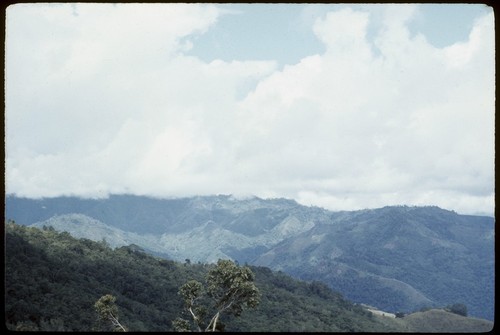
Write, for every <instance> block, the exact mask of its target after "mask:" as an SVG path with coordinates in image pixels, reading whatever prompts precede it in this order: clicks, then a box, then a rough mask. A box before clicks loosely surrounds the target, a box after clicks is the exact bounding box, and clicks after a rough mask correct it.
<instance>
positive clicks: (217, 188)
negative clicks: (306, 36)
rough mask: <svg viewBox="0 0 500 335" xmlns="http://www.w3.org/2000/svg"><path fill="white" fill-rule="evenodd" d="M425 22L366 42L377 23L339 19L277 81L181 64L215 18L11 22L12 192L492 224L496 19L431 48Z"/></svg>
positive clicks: (59, 9)
mask: <svg viewBox="0 0 500 335" xmlns="http://www.w3.org/2000/svg"><path fill="white" fill-rule="evenodd" d="M416 12H417V7H416V6H411V5H408V6H387V8H386V9H385V11H384V15H383V19H382V24H381V25H380V27H379V28H378V30H377V31H376V32H375V33H374V34H373V33H372V34H368V32H367V29H368V28H367V27H368V26H369V24H370V20H371V17H370V12H368V11H355V10H352V9H349V8H343V9H341V10H338V11H332V12H329V13H328V14H327V15H325V16H323V17H321V18H319V19H317V20H315V21H314V23H313V25H312V27H311V29H312V30H313V32H314V33H315V35H316V36H317V38H318V39H319V40H320V41H322V43H324V45H325V48H326V51H325V52H324V53H322V54H313V55H310V56H308V57H305V58H303V59H302V60H301V61H300V62H298V63H297V64H294V65H286V66H284V67H283V68H280V67H279V66H278V63H277V62H276V61H275V60H269V61H239V60H234V61H231V62H226V61H221V60H213V61H211V62H204V61H202V60H200V59H198V58H196V57H193V56H188V55H187V54H186V52H187V51H188V50H189V49H190V48H191V47H192V45H193V43H196V39H197V38H198V37H199V36H201V35H202V34H203V33H204V32H206V31H207V30H208V29H210V27H213V26H214V25H216V24H217V21H218V19H220V16H221V15H224V13H223V12H221V11H220V10H219V9H218V8H217V6H214V5H191V4H189V5H188V4H177V5H171V4H168V5H165V4H148V5H140V4H120V5H112V4H107V5H103V4H99V5H96V4H78V5H73V6H70V5H61V4H49V5H47V4H37V5H27V4H18V5H15V6H12V7H9V8H8V11H7V21H6V23H7V35H6V191H7V192H8V193H16V194H18V195H22V196H30V197H43V196H45V197H47V196H56V195H62V194H66V195H70V194H71V195H81V196H87V197H103V196H107V195H108V194H110V193H134V194H145V195H152V196H161V197H163V196H167V197H171V196H187V195H195V194H221V193H222V194H235V195H257V196H261V197H287V198H293V199H296V200H297V201H299V202H301V203H303V204H306V205H317V206H321V207H326V208H329V209H333V210H341V209H342V210H348V209H360V208H371V207H380V206H385V205H393V204H409V205H438V206H441V207H444V208H448V209H454V210H457V211H458V212H461V213H476V212H482V213H490V214H492V213H493V209H494V110H495V109H494V108H495V107H494V98H495V95H494V94H495V91H494V89H495V81H494V75H495V73H494V47H495V46H494V27H493V24H494V19H493V13H490V14H489V15H485V16H483V17H481V18H479V19H478V20H477V21H476V22H475V24H474V27H473V29H472V30H471V32H470V34H469V38H468V39H467V41H465V42H460V43H456V44H453V45H449V46H446V47H443V48H436V47H434V46H432V45H431V44H430V43H428V42H427V40H426V37H425V36H424V35H422V34H418V33H417V34H410V32H409V30H408V27H407V25H408V22H409V21H411V20H412V17H414V15H415V13H416ZM367 36H370V37H369V38H368V37H367Z"/></svg>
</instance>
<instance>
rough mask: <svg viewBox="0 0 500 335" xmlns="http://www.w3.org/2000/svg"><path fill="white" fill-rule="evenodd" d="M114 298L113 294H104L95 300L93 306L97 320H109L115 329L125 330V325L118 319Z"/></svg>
mask: <svg viewBox="0 0 500 335" xmlns="http://www.w3.org/2000/svg"><path fill="white" fill-rule="evenodd" d="M115 300H116V298H115V297H114V296H112V295H111V294H106V295H103V296H102V297H100V298H99V300H97V301H96V303H95V304H94V307H95V309H96V311H97V314H98V318H99V320H105V321H109V322H110V323H111V325H112V326H113V330H115V331H123V332H126V331H127V330H126V329H125V327H124V326H123V325H122V324H121V323H120V321H118V307H117V306H116V304H115Z"/></svg>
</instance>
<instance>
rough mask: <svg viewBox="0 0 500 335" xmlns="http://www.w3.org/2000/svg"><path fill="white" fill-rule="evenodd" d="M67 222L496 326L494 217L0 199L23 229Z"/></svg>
mask: <svg viewBox="0 0 500 335" xmlns="http://www.w3.org/2000/svg"><path fill="white" fill-rule="evenodd" d="M70 214H71V215H72V214H83V215H86V216H87V217H88V218H90V219H88V220H90V221H89V222H91V220H98V221H100V222H101V223H103V224H105V225H107V226H108V230H107V231H108V233H109V232H113V234H115V235H116V236H115V237H116V238H118V237H120V238H121V239H122V243H125V242H126V243H134V244H137V245H140V246H141V247H143V248H144V249H146V250H150V251H152V252H154V253H156V254H161V255H162V256H164V257H168V258H171V259H174V260H179V261H184V260H185V259H190V260H191V261H194V262H207V261H209V262H214V261H216V260H217V259H218V258H229V259H234V260H237V261H239V262H240V263H243V262H248V263H250V264H256V265H261V266H267V267H270V268H273V269H278V270H282V271H284V272H287V273H290V274H292V275H294V276H296V277H298V278H301V279H306V280H321V281H324V282H325V283H327V284H328V285H329V286H330V287H332V288H334V289H339V291H340V292H341V293H342V294H344V295H345V296H346V297H348V298H349V299H351V300H353V301H355V302H363V303H368V304H371V305H374V304H375V305H376V304H378V305H377V307H378V308H380V309H383V310H388V311H389V312H397V311H399V310H402V311H410V310H415V309H417V308H420V307H422V305H423V304H426V303H429V304H430V305H436V304H441V305H443V304H448V303H454V302H456V301H455V300H460V299H472V300H471V301H468V305H470V310H471V313H472V314H473V315H474V314H477V315H478V316H481V317H485V318H487V319H492V318H493V304H494V301H493V295H494V294H493V292H494V287H493V277H494V239H493V237H494V218H491V217H480V216H470V215H460V214H458V213H456V212H454V211H449V210H444V209H441V208H439V207H437V206H421V207H417V206H386V207H382V208H379V209H365V210H359V211H339V212H332V211H329V210H326V209H322V208H319V207H308V206H303V205H300V204H298V203H297V202H295V201H293V200H289V199H271V200H266V199H260V198H257V197H249V198H245V199H237V198H235V197H232V196H225V195H219V196H198V197H191V198H177V199H156V198H148V197H141V196H131V195H126V196H124V195H118V196H111V197H109V198H108V199H98V200H89V199H77V198H68V197H63V198H49V199H38V200H33V199H26V198H16V197H12V196H8V197H7V198H6V218H8V219H14V220H15V221H17V222H18V223H21V224H25V225H30V224H37V225H38V226H43V225H44V224H45V225H51V224H53V222H55V221H54V220H56V221H57V220H62V221H64V220H69V218H64V217H63V215H70ZM49 219H51V220H52V221H53V222H52V223H51V222H49V221H48V220H49ZM83 221H85V220H83ZM65 225H66V227H65V228H66V229H69V228H68V227H70V226H71V225H70V224H64V223H63V222H62V223H60V224H59V228H58V229H62V227H64V226H65ZM72 227H73V228H74V229H76V230H78V229H79V230H80V233H82V232H85V231H87V230H89V229H88V228H85V224H83V223H82V224H81V225H80V226H78V225H76V226H75V225H73V226H72ZM111 228H113V229H119V230H109V229H111ZM92 229H94V230H95V225H94V228H92ZM101 231H103V232H104V231H106V230H101ZM111 236H113V235H111ZM103 237H104V238H106V237H105V236H101V237H100V238H99V236H95V237H94V238H95V239H99V240H100V239H102V238H103ZM87 238H89V237H87ZM110 242H111V239H110ZM113 243H114V242H113ZM432 280H434V281H435V283H432ZM469 282H471V283H474V285H481V287H482V288H483V289H484V290H486V293H482V292H480V290H479V289H477V288H475V287H474V285H473V284H470V283H469ZM396 283H404V285H402V284H401V285H398V284H396ZM448 286H449V287H448ZM453 291H457V292H453ZM387 295H390V296H391V297H392V298H385V296H387ZM384 299H385V300H387V301H384ZM426 299H428V300H426ZM454 299H455V300H454ZM482 300H484V301H482ZM429 301H430V302H429Z"/></svg>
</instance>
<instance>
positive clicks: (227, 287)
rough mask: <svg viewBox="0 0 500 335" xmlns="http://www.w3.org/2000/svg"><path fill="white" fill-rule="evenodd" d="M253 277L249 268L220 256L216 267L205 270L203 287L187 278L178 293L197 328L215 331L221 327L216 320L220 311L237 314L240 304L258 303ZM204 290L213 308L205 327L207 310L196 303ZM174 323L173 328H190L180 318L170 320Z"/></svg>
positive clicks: (251, 305)
mask: <svg viewBox="0 0 500 335" xmlns="http://www.w3.org/2000/svg"><path fill="white" fill-rule="evenodd" d="M254 280H255V277H254V275H253V273H252V270H250V268H248V267H246V266H245V267H239V266H238V265H236V264H235V263H234V262H232V261H230V260H222V259H219V261H218V262H217V266H216V267H215V268H212V269H211V270H210V271H209V272H208V275H207V278H206V283H207V288H206V290H205V289H204V288H203V285H202V284H201V283H200V282H198V281H196V280H190V281H188V282H187V283H185V284H184V285H182V286H181V288H180V289H179V294H180V295H181V296H182V298H183V299H184V303H185V308H186V310H187V311H188V312H189V314H190V315H191V317H192V319H193V323H194V325H195V326H196V329H197V330H198V331H201V330H202V329H203V328H204V330H205V331H215V330H216V329H221V327H222V324H221V323H219V318H220V315H221V313H223V312H226V313H228V314H232V315H234V316H240V315H241V313H242V311H243V307H245V306H246V307H250V308H254V307H256V306H257V305H258V304H259V290H258V289H257V287H256V286H255V284H254ZM204 292H206V294H207V296H208V297H210V298H211V299H212V302H213V308H214V309H215V313H214V315H213V316H212V318H211V319H210V322H209V323H208V325H206V327H204V318H205V316H206V314H207V310H208V309H207V308H206V307H204V306H202V305H198V304H197V302H198V301H199V300H200V299H201V298H202V297H203V293H204ZM173 326H174V328H175V329H176V330H189V329H190V328H189V323H188V322H187V321H186V320H183V319H180V318H177V319H176V320H175V321H174V322H173Z"/></svg>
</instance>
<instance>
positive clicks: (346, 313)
mask: <svg viewBox="0 0 500 335" xmlns="http://www.w3.org/2000/svg"><path fill="white" fill-rule="evenodd" d="M189 263H190V262H186V263H184V264H183V263H179V262H174V261H169V260H164V259H160V258H155V257H153V256H150V255H148V254H145V253H144V252H142V251H141V250H140V248H138V247H137V246H126V247H120V248H116V249H112V248H110V247H109V246H108V245H106V243H105V242H94V241H91V240H88V239H75V238H73V237H72V236H71V235H69V234H68V233H65V232H62V233H59V232H56V231H55V230H53V229H51V228H44V229H38V228H34V227H25V226H20V225H17V224H15V223H12V222H11V223H7V224H6V262H5V265H6V267H5V277H6V281H5V284H6V285H5V289H6V292H5V293H6V295H5V296H6V300H5V316H6V325H7V327H8V328H9V329H17V330H43V331H91V330H98V322H97V315H96V312H95V310H94V307H93V306H94V303H95V302H96V301H97V300H98V299H99V298H100V297H101V296H103V295H105V294H112V295H113V296H115V297H116V304H117V306H118V309H119V315H120V322H121V323H122V324H124V325H126V327H127V328H128V329H129V330H131V331H171V330H172V324H171V322H172V320H174V319H175V318H176V317H178V316H180V315H181V314H182V310H183V302H182V299H181V298H180V297H179V295H178V290H179V287H180V286H181V285H182V284H184V283H185V282H187V281H188V280H190V279H197V280H200V281H203V278H204V276H205V274H206V273H207V270H208V269H210V268H211V267H213V266H214V265H207V264H189ZM251 269H252V271H253V272H254V273H255V280H256V281H255V283H256V285H257V287H258V288H259V290H260V292H261V294H262V297H261V302H260V304H259V306H258V308H256V309H254V310H248V311H244V312H243V314H242V316H241V317H240V318H236V319H235V318H234V317H230V318H225V319H224V320H223V322H224V323H225V325H226V328H225V329H226V330H227V331H368V330H370V331H398V330H401V329H402V328H401V327H400V326H398V325H397V324H384V323H382V322H380V321H378V319H377V318H376V317H374V316H373V315H372V314H371V313H370V312H368V311H367V310H365V309H364V308H362V307H361V306H358V305H355V304H353V303H351V302H349V301H347V300H345V299H344V298H343V297H342V296H341V295H340V294H339V293H336V292H333V291H332V290H331V289H329V288H328V287H327V286H326V285H324V284H321V283H319V282H311V283H306V282H302V281H297V280H294V279H292V278H291V277H289V276H288V275H285V274H283V273H275V272H272V271H271V270H270V269H268V268H265V267H251Z"/></svg>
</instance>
